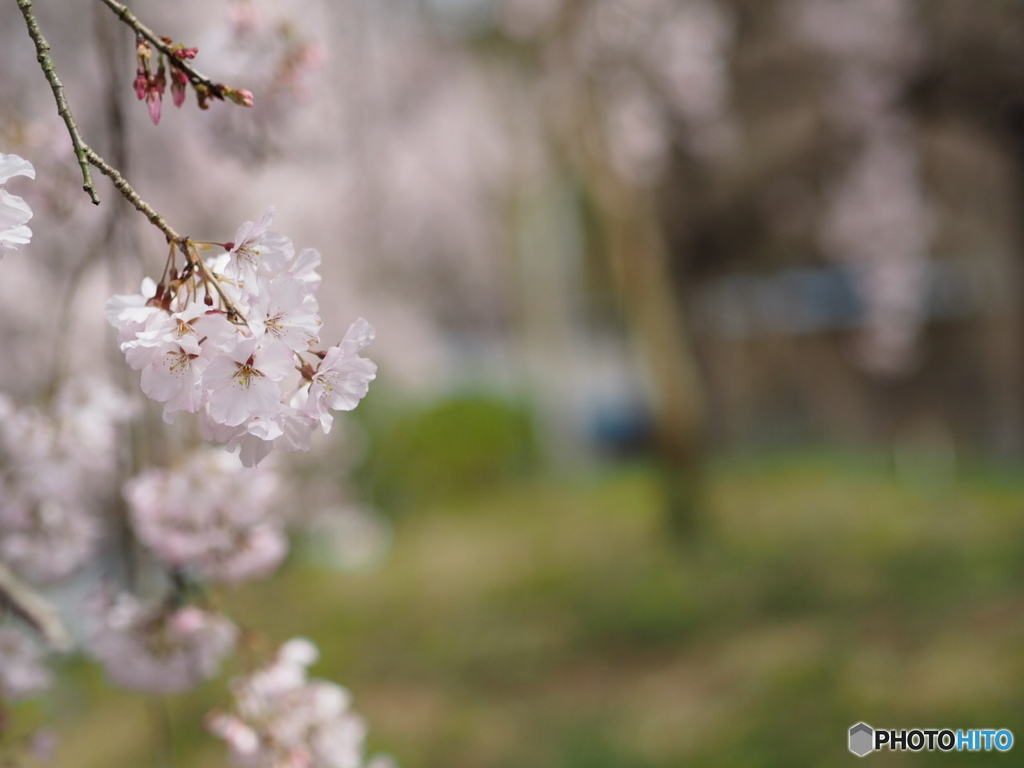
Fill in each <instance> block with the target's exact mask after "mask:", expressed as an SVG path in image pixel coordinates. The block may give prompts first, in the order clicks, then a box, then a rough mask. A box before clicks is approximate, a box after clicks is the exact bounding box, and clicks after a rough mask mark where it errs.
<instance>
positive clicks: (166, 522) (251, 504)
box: [124, 449, 288, 582]
mask: <svg viewBox="0 0 1024 768" xmlns="http://www.w3.org/2000/svg"><path fill="white" fill-rule="evenodd" d="M277 484H278V482H277V477H276V475H275V474H273V473H271V472H270V471H266V470H263V469H262V468H257V469H246V468H244V467H240V466H239V465H238V462H237V461H235V460H233V459H231V458H230V457H229V456H227V454H224V453H222V452H219V451H214V450H212V449H206V450H200V451H196V452H195V453H194V454H192V455H191V456H189V457H188V459H187V460H185V461H184V462H182V463H181V465H180V466H177V467H174V468H171V469H149V470H147V471H145V472H144V473H142V474H141V475H140V476H138V477H136V478H134V479H133V480H131V481H129V482H128V483H127V484H126V485H125V489H124V494H125V498H126V499H127V500H128V507H129V511H130V516H131V523H132V527H133V530H134V531H135V534H136V536H137V537H138V539H139V541H140V542H142V544H143V545H145V546H146V547H148V548H149V550H150V551H151V552H152V553H153V554H154V555H155V556H156V557H157V558H158V559H159V560H160V561H162V562H163V563H165V564H167V565H168V566H171V567H172V568H180V569H185V570H187V571H189V572H190V573H191V574H193V575H194V576H197V577H200V578H203V579H208V580H210V581H214V582H239V581H246V580H249V579H254V578H260V577H263V576H268V575H269V574H271V573H273V571H274V570H275V569H276V568H277V567H278V565H280V563H281V561H282V560H283V559H284V556H285V554H286V553H287V551H288V539H287V537H286V535H285V532H284V529H283V526H282V521H281V520H280V519H279V518H278V517H277V516H276V515H274V514H273V512H272V511H271V510H272V508H273V504H274V501H275V492H276V490H277Z"/></svg>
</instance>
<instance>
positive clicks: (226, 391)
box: [107, 208, 377, 467]
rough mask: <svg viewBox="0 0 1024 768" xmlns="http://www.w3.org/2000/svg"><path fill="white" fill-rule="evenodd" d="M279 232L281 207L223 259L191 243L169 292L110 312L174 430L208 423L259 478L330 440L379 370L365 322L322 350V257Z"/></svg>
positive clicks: (117, 304) (164, 284) (149, 289)
mask: <svg viewBox="0 0 1024 768" xmlns="http://www.w3.org/2000/svg"><path fill="white" fill-rule="evenodd" d="M272 221H273V208H271V209H270V210H269V211H268V212H267V214H266V215H265V216H264V217H263V218H262V219H261V220H260V221H259V222H255V223H254V222H251V221H247V222H245V223H244V224H243V225H242V226H241V227H240V228H239V229H238V232H237V233H236V235H235V240H234V241H233V242H230V243H222V244H216V246H215V247H221V248H223V249H224V253H222V254H220V255H219V256H215V257H212V258H209V257H208V258H206V259H203V258H202V257H200V255H199V251H198V249H197V248H196V246H195V244H194V243H192V242H186V243H184V244H183V245H182V246H181V247H182V249H184V250H185V251H186V256H187V263H186V264H185V266H184V267H183V268H182V269H181V271H178V269H177V268H176V266H175V259H174V255H175V252H174V251H172V257H171V258H170V259H169V260H168V266H167V269H166V270H165V273H164V276H163V278H162V279H161V281H160V282H159V283H158V284H153V283H152V282H150V281H147V282H146V283H144V284H143V289H142V292H141V293H139V294H136V295H134V296H115V297H114V298H112V299H111V300H110V301H109V302H108V303H107V319H108V321H109V322H110V323H111V325H113V326H114V327H115V328H117V330H118V341H119V343H120V345H121V350H122V351H123V352H124V353H125V358H126V360H127V362H128V365H129V366H131V367H132V368H134V369H135V370H137V371H140V372H141V374H142V376H141V383H142V391H143V392H145V393H146V395H147V396H148V397H150V398H152V399H153V400H156V401H157V402H161V403H163V404H164V419H165V421H167V422H168V423H170V422H171V421H173V419H174V415H175V414H176V413H177V412H179V411H186V412H189V413H197V414H199V419H200V427H201V430H202V433H203V436H204V437H205V438H206V439H208V440H211V441H213V442H218V443H227V445H228V448H229V450H232V451H234V450H238V451H239V454H240V457H241V460H242V463H243V464H244V465H245V466H247V467H252V466H255V465H256V464H258V463H259V462H260V461H261V460H262V459H263V458H264V457H266V456H267V455H268V454H269V453H270V451H271V450H272V449H274V448H279V449H282V450H284V451H288V452H294V451H308V450H309V448H310V442H311V440H312V435H313V432H314V431H315V430H316V429H318V428H320V429H322V430H323V431H324V432H325V433H326V432H329V431H330V429H331V424H332V421H333V415H332V413H331V411H333V410H344V411H347V410H352V409H353V408H355V407H356V405H357V404H358V403H359V401H360V399H362V397H363V396H364V395H365V394H366V392H367V388H368V386H369V383H370V382H371V381H372V380H373V379H374V377H375V376H376V370H377V369H376V366H375V365H374V364H373V363H372V362H371V361H369V360H367V359H366V358H363V357H361V356H360V354H359V353H360V352H361V351H362V350H363V349H364V348H365V347H366V346H367V345H369V344H370V343H371V342H372V341H373V338H374V331H373V328H372V327H371V326H370V324H369V323H367V322H366V321H365V320H363V319H359V320H357V321H356V322H355V323H354V324H353V325H352V326H351V327H350V328H349V330H348V332H347V333H346V334H345V336H344V338H343V339H342V341H341V343H340V344H338V345H336V346H333V347H330V348H328V349H327V350H323V351H317V350H316V349H315V347H316V346H317V345H318V344H319V340H320V339H319V332H320V326H321V320H320V316H319V314H318V306H317V301H316V297H315V295H314V293H315V291H316V289H317V287H318V286H319V284H320V276H319V274H318V273H317V271H316V269H317V267H318V266H319V264H320V254H319V253H318V252H317V251H315V250H313V249H311V248H306V249H304V250H302V251H299V252H298V253H296V251H295V247H294V245H293V244H292V241H291V240H290V239H289V238H287V237H286V236H284V235H282V234H281V233H279V232H274V231H272V230H271V229H270V226H271V223H272ZM207 247H210V245H209V244H207Z"/></svg>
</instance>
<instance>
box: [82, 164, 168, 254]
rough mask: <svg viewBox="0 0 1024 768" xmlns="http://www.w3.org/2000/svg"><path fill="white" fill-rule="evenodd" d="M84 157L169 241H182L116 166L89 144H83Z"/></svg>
mask: <svg viewBox="0 0 1024 768" xmlns="http://www.w3.org/2000/svg"><path fill="white" fill-rule="evenodd" d="M85 157H86V160H88V161H89V162H90V163H91V164H92V165H94V166H96V168H98V169H99V172H100V173H102V174H103V175H104V176H106V177H107V178H108V179H110V181H111V182H113V184H114V189H116V190H117V191H118V192H120V193H121V195H122V197H124V199H125V200H127V201H128V202H129V203H131V204H132V205H133V206H135V209H136V210H137V211H139V212H141V213H142V214H143V215H144V216H145V217H146V218H147V219H149V221H150V223H151V224H152V225H153V226H154V227H156V228H157V229H159V230H160V231H161V232H163V233H164V235H165V236H166V237H167V242H169V243H184V242H185V238H184V237H182V236H181V235H179V234H178V233H177V232H175V231H174V229H173V228H172V227H171V225H170V224H168V223H167V222H166V221H165V220H164V217H163V216H161V215H160V214H159V213H157V212H156V211H155V210H153V206H151V205H150V204H149V203H147V202H146V201H145V200H143V199H142V198H141V197H140V196H139V193H138V192H136V191H135V188H134V187H132V185H131V184H129V183H128V180H127V179H126V178H125V177H124V176H122V175H121V174H120V172H118V170H117V169H116V168H114V167H113V166H112V165H110V164H109V163H108V162H107V161H106V160H104V159H103V158H102V157H100V156H99V155H98V154H97V153H96V150H94V149H93V148H92V147H90V146H85Z"/></svg>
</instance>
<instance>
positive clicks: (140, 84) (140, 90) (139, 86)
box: [135, 67, 149, 101]
mask: <svg viewBox="0 0 1024 768" xmlns="http://www.w3.org/2000/svg"><path fill="white" fill-rule="evenodd" d="M148 89H149V75H148V74H146V70H144V69H143V68H142V67H139V71H138V73H137V74H136V75H135V95H136V96H138V97H139V101H142V100H143V99H144V98H146V91H147V90H148Z"/></svg>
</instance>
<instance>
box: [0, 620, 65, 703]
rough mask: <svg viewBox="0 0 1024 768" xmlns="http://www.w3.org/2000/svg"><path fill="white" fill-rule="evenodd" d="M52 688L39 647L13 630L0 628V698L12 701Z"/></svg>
mask: <svg viewBox="0 0 1024 768" xmlns="http://www.w3.org/2000/svg"><path fill="white" fill-rule="evenodd" d="M52 684H53V673H52V672H51V671H50V669H49V667H47V666H46V664H45V653H44V652H43V649H42V648H41V647H40V645H39V644H38V643H37V642H36V641H34V640H33V639H31V638H30V637H29V636H28V635H27V634H25V633H24V632H23V631H22V630H20V629H17V628H15V627H3V628H0V696H2V697H3V699H4V700H5V701H14V700H16V699H21V698H24V697H27V696H34V695H36V694H38V693H42V692H43V691H45V690H46V689H47V688H49V687H50V686H51V685H52Z"/></svg>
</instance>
